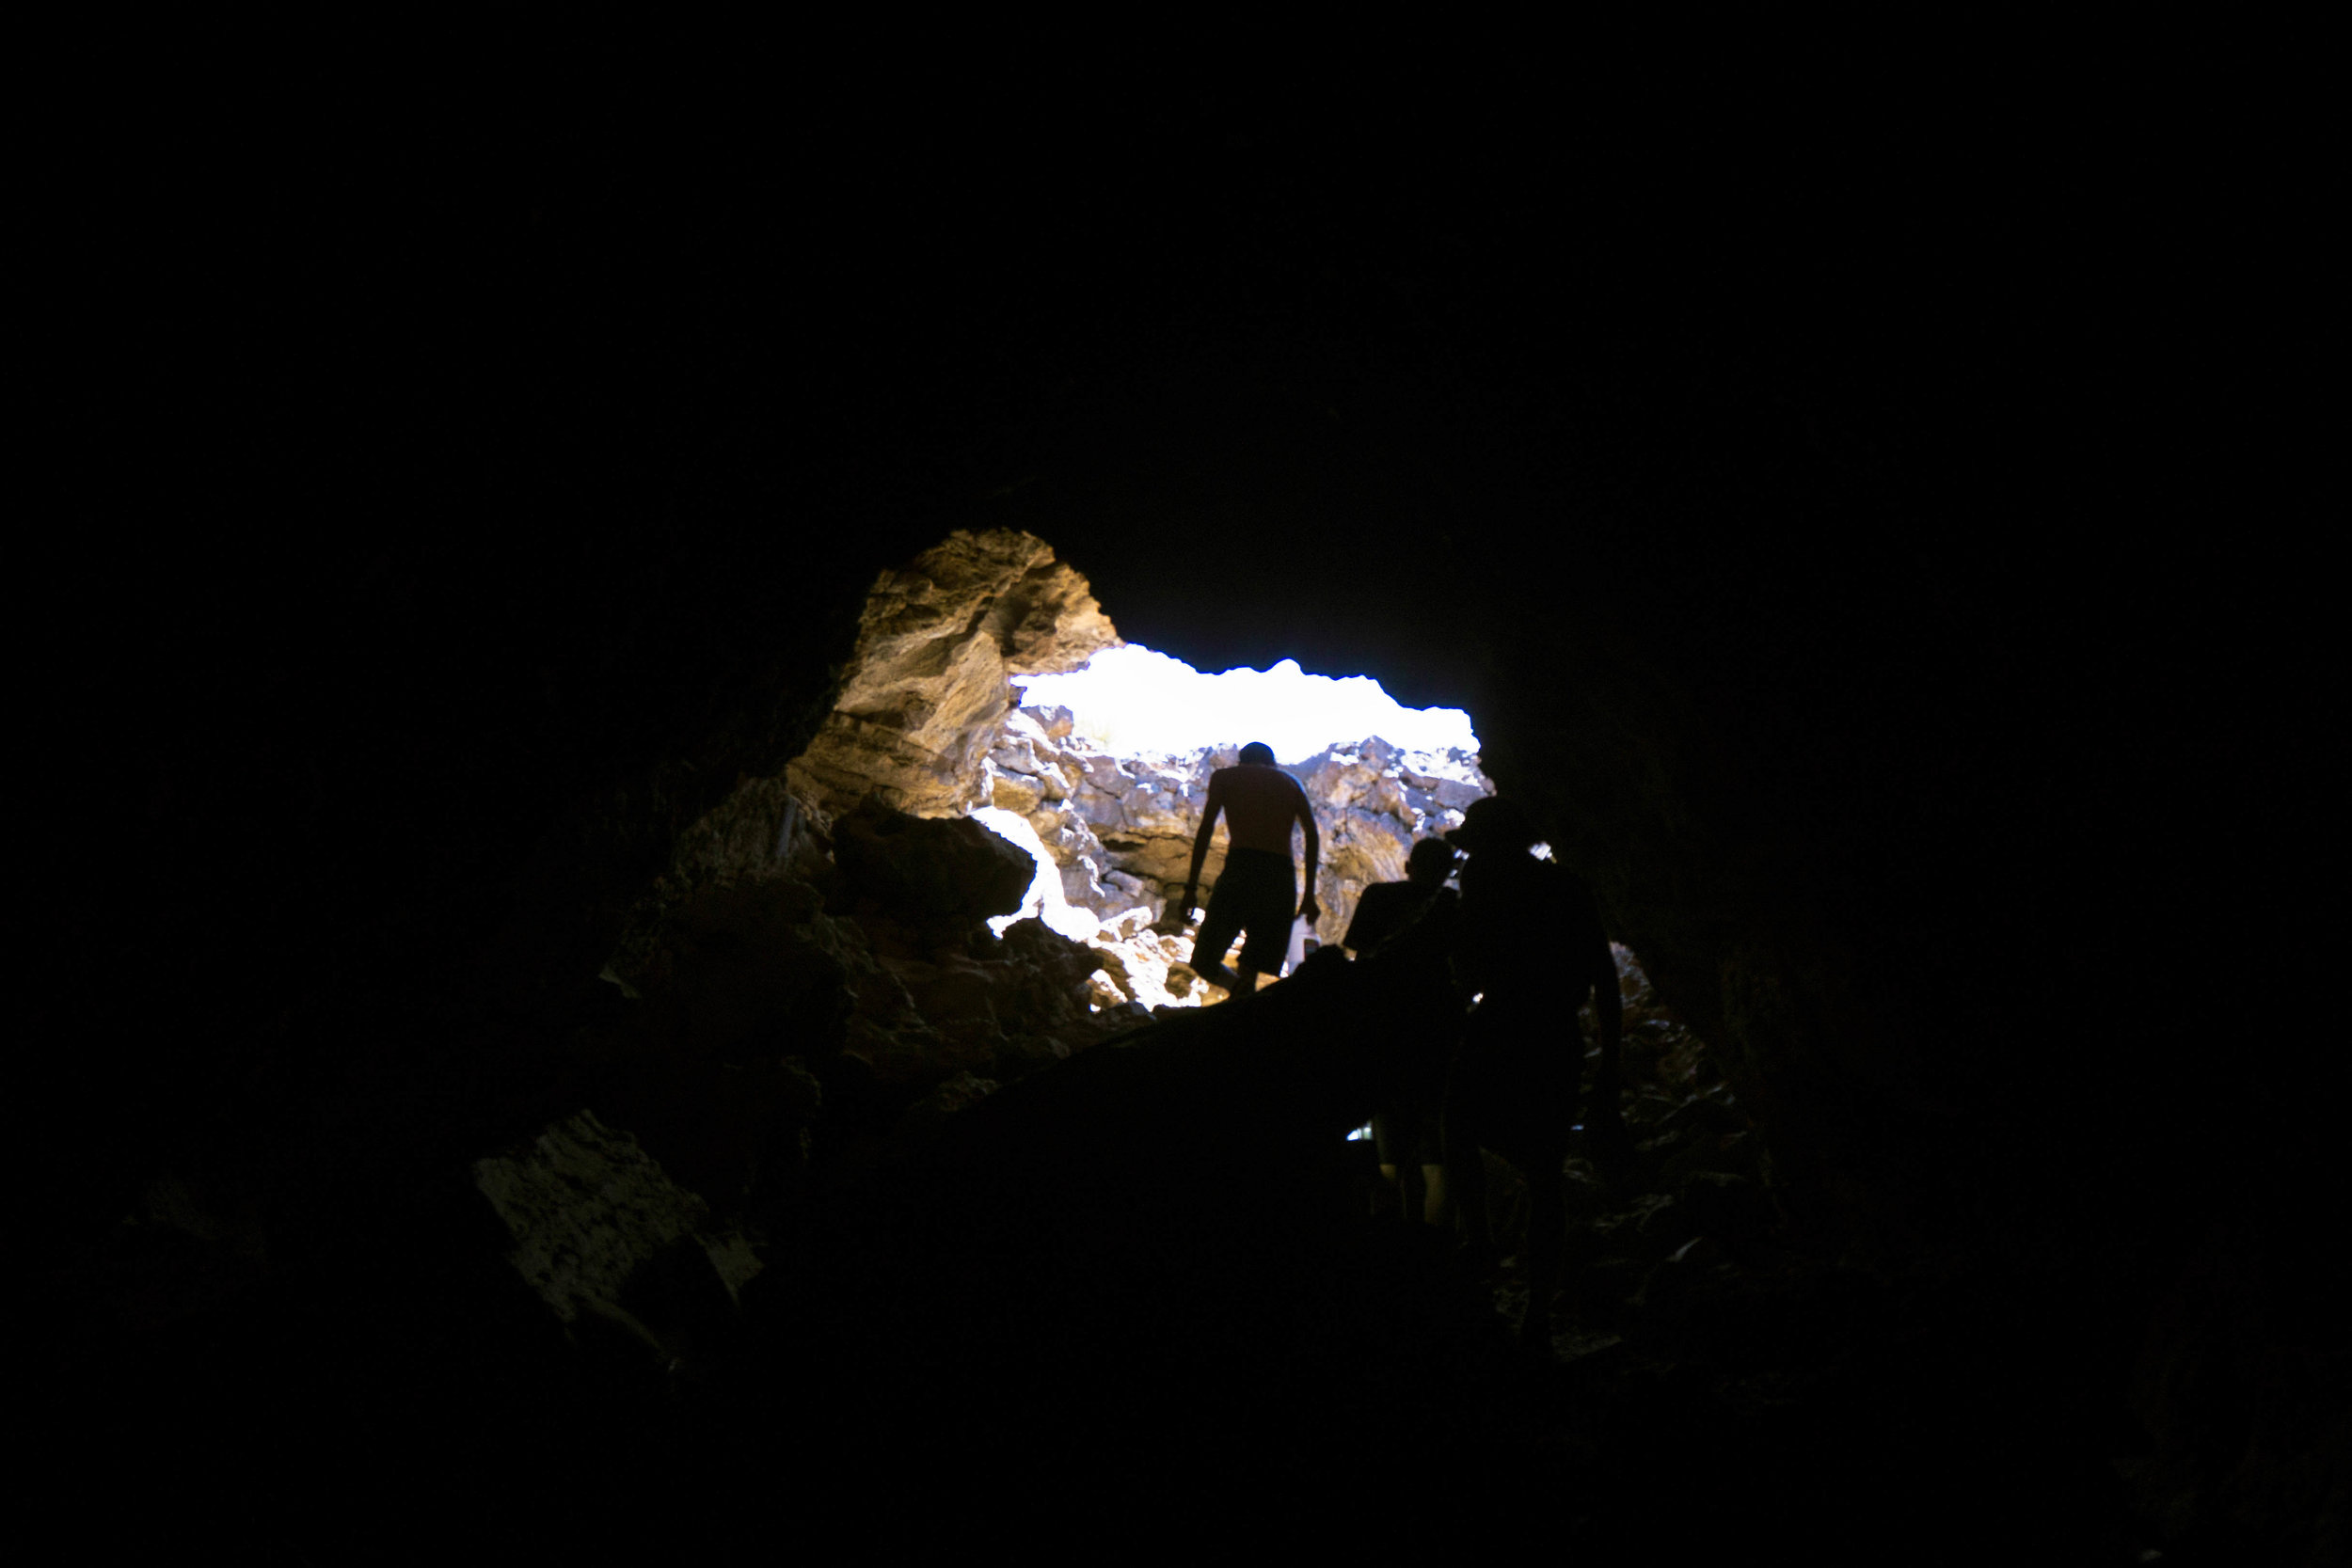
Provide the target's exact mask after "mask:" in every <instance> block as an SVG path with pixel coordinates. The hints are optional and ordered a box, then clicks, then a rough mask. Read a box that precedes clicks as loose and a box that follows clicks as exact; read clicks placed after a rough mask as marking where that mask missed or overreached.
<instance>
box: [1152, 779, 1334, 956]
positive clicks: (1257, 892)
mask: <svg viewBox="0 0 2352 1568" xmlns="http://www.w3.org/2000/svg"><path fill="white" fill-rule="evenodd" d="M1219 813H1222V814H1223V815H1224V816H1225V820H1226V825H1227V826H1226V840H1227V841H1226V847H1225V869H1224V871H1223V872H1222V873H1221V874H1220V875H1219V876H1218V877H1217V879H1216V887H1215V888H1213V889H1211V890H1210V893H1209V910H1208V913H1207V915H1206V916H1205V917H1204V918H1203V919H1202V920H1201V922H1200V936H1199V937H1197V938H1196V939H1194V942H1193V944H1192V967H1193V969H1194V970H1195V971H1196V972H1197V973H1198V974H1200V977H1201V978H1202V979H1204V980H1206V981H1208V982H1209V984H1211V985H1213V986H1222V987H1223V988H1224V989H1225V990H1229V991H1236V992H1239V993H1240V994H1242V995H1244V996H1247V995H1248V994H1249V993H1250V992H1251V991H1253V990H1257V989H1258V976H1259V975H1260V974H1264V973H1265V972H1266V971H1268V970H1272V971H1273V972H1275V973H1276V974H1280V973H1281V968H1282V957H1283V955H1284V954H1285V953H1286V952H1287V951H1288V950H1289V947H1290V938H1291V918H1292V915H1293V912H1294V911H1295V912H1296V913H1297V914H1300V915H1303V916H1305V917H1306V919H1307V923H1308V924H1309V925H1312V924H1313V923H1314V922H1315V921H1316V920H1317V919H1318V918H1320V917H1321V915H1322V913H1323V907H1322V906H1321V905H1319V904H1317V903H1316V902H1315V868H1316V865H1317V863H1318V862H1319V860H1320V857H1321V855H1322V852H1323V841H1322V839H1321V838H1320V837H1319V836H1317V834H1316V832H1315V814H1314V808H1313V807H1312V806H1311V805H1309V804H1308V803H1307V792H1306V791H1305V790H1304V789H1301V788H1300V787H1299V786H1298V781H1297V780H1296V779H1294V778H1292V777H1291V776H1290V775H1289V774H1288V773H1285V772H1283V771H1282V770H1281V769H1280V768H1277V767H1275V766H1274V748H1273V747H1271V746H1268V745H1266V744H1265V743H1264V742H1263V741H1261V740H1253V741H1251V742H1250V743H1249V744H1248V745H1247V746H1244V747H1243V748H1242V749H1241V762H1240V765H1239V766H1237V767H1233V768H1218V769H1217V770H1216V772H1214V773H1212V774H1210V775H1209V801H1208V806H1207V808H1206V809H1205V810H1204V811H1202V812H1201V814H1200V833H1199V834H1198V835H1196V836H1195V837H1194V839H1193V841H1192V872H1191V875H1189V876H1187V877H1186V878H1185V879H1184V903H1183V905H1182V906H1181V912H1180V914H1179V916H1178V918H1179V919H1190V918H1191V916H1192V907H1193V900H1194V899H1195V898H1196V897H1198V896H1199V895H1200V867H1201V865H1202V864H1203V863H1205V862H1206V861H1207V860H1208V858H1209V839H1210V836H1211V835H1212V834H1213V833H1214V832H1216V819H1217V816H1218V814H1219ZM1294 822H1295V823H1296V824H1297V825H1298V826H1299V827H1301V828H1304V829H1305V830H1306V832H1307V895H1306V896H1305V897H1304V898H1299V897H1298V884H1297V883H1296V882H1295V881H1294V880H1292V875H1291V824H1293V823H1294ZM1294 900H1295V903H1294ZM1236 932H1247V933H1248V942H1246V943H1245V944H1244V945H1243V947H1242V950H1241V964H1240V967H1239V968H1238V969H1237V970H1236V969H1228V968H1227V967H1226V966H1225V950H1226V949H1227V948H1228V947H1230V946H1232V942H1233V937H1234V934H1235V933H1236Z"/></svg>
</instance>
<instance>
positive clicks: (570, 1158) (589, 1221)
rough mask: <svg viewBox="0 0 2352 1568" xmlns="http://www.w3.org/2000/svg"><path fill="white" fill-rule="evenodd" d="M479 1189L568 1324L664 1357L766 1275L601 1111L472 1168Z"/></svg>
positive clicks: (519, 1260)
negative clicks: (596, 1326) (618, 1336)
mask: <svg viewBox="0 0 2352 1568" xmlns="http://www.w3.org/2000/svg"><path fill="white" fill-rule="evenodd" d="M474 1184H475V1185H476V1186H477V1187H479V1188H480V1189H481V1191H482V1195H483V1196H485V1197H486V1198H488V1199H489V1201H490V1205H491V1207H492V1208H494V1209H496V1210H497V1211H498V1215H499V1218H500V1219H501V1221H503V1222H504V1223H505V1226H506V1228H507V1229H508V1230H509V1231H510V1232H511V1233H512V1234H513V1236H514V1238H515V1245H514V1249H513V1251H512V1252H511V1253H509V1254H508V1257H509V1260H510V1261H512V1262H513V1264H514V1265H515V1270H516V1273H517V1274H519V1275H522V1277H523V1279H524V1280H525V1281H526V1282H527V1283H528V1284H529V1285H530V1286H531V1288H532V1290H533V1291H536V1292H537V1293H538V1295H539V1297H540V1299H541V1300H543V1301H545V1302H546V1303H547V1304H548V1307H550V1308H552V1309H553V1310H554V1312H555V1315H556V1316H557V1317H558V1318H559V1319H561V1320H562V1321H563V1322H564V1323H575V1322H577V1321H578V1320H579V1319H580V1317H581V1316H582V1315H583V1314H584V1315H586V1316H588V1317H591V1318H596V1319H601V1320H603V1321H605V1322H607V1323H613V1324H615V1325H616V1326H619V1327H621V1328H623V1329H625V1330H626V1331H627V1332H628V1333H629V1334H631V1335H634V1336H636V1337H637V1338H640V1339H641V1340H643V1341H644V1343H645V1344H646V1345H647V1346H649V1347H651V1348H653V1349H655V1350H657V1351H665V1350H666V1349H667V1348H668V1346H669V1345H670V1344H671V1343H673V1342H675V1337H676V1335H677V1334H678V1333H679V1332H680V1331H681V1330H683V1329H685V1328H686V1327H688V1326H691V1320H692V1319H694V1318H696V1317H701V1318H704V1319H707V1318H709V1317H711V1316H714V1315H716V1313H717V1312H718V1311H719V1310H720V1309H723V1308H732V1307H735V1306H736V1304H737V1301H738V1294H737V1292H739V1291H740V1290H741V1289H742V1288H743V1286H744V1285H746V1284H747V1283H749V1282H750V1280H751V1278H752V1276H753V1275H756V1274H757V1273H758V1272H759V1260H758V1259H756V1258H755V1257H754V1256H753V1255H752V1251H751V1248H750V1246H749V1245H748V1244H746V1243H745V1242H744V1240H743V1238H742V1237H741V1236H739V1235H733V1234H719V1235H712V1234H707V1230H708V1227H709V1224H710V1206H709V1205H708V1204H707V1203H705V1202H704V1201H703V1200H702V1198H700V1197H699V1196H696V1195H695V1194H693V1193H691V1192H688V1191H687V1190H685V1189H684V1188H682V1187H680V1186H678V1185H677V1183H675V1181H672V1180H670V1179H669V1178H668V1177H667V1176H666V1175H664V1174H663V1172H662V1169H661V1167H660V1165H659V1164H655V1163H654V1162H653V1161H652V1160H650V1159H648V1158H647V1157H646V1156H645V1153H644V1150H643V1149H641V1148H638V1147H637V1142H636V1140H635V1139H633V1138H631V1137H630V1136H629V1135H628V1133H626V1132H613V1131H612V1130H611V1129H609V1128H607V1127H606V1126H605V1125H604V1124H603V1123H601V1122H599V1121H598V1120H597V1119H596V1116H595V1114H594V1113H593V1112H589V1111H582V1112H580V1114H579V1115H577V1116H574V1117H570V1118H569V1119H567V1120H565V1121H564V1122H562V1123H559V1124H558V1125H556V1126H553V1127H549V1128H548V1129H547V1131H545V1132H541V1133H540V1134H539V1136H538V1137H537V1138H535V1139H533V1140H532V1143H531V1145H530V1146H529V1147H528V1148H524V1149H522V1150H520V1151H518V1152H516V1153H513V1154H498V1155H492V1156H489V1157H488V1158H486V1159H483V1160H479V1161H477V1162H475V1164H474ZM649 1320H650V1321H649Z"/></svg>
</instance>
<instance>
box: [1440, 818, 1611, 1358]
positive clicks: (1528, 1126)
mask: <svg viewBox="0 0 2352 1568" xmlns="http://www.w3.org/2000/svg"><path fill="white" fill-rule="evenodd" d="M1446 837H1447V839H1448V841H1449V842H1451V843H1452V844H1454V846H1455V847H1457V848H1460V849H1463V850H1466V851H1468V853H1469V855H1470V859H1469V861H1468V862H1467V863H1465V864H1464V865H1463V867H1462V872H1461V877H1460V881H1461V885H1462V905H1461V917H1460V920H1459V922H1458V925H1457V929H1456V936H1455V941H1454V965H1455V973H1456V974H1457V975H1458V976H1459V978H1460V980H1461V983H1462V985H1463V987H1464V989H1465V990H1468V991H1469V992H1470V993H1471V994H1472V995H1475V996H1477V997H1478V1002H1477V1006H1475V1008H1474V1009H1473V1010H1472V1011H1471V1013H1470V1019H1469V1022H1468V1023H1467V1024H1466V1025H1465V1026H1464V1029H1463V1037H1462V1044H1461V1048H1460V1050H1459V1051H1458V1052H1457V1053H1456V1054H1455V1056H1454V1071H1453V1073H1452V1075H1451V1076H1450V1077H1449V1079H1448V1081H1447V1085H1446V1093H1445V1107H1444V1112H1443V1115H1442V1118H1441V1120H1442V1128H1443V1136H1444V1145H1445V1170H1446V1180H1447V1183H1448V1185H1449V1187H1450V1188H1451V1190H1452V1192H1453V1194H1454V1203H1455V1207H1456V1210H1457V1212H1459V1214H1460V1216H1461V1223H1462V1227H1463V1229H1464V1232H1465V1239H1466V1241H1467V1243H1468V1244H1469V1246H1470V1249H1471V1251H1472V1254H1473V1256H1478V1257H1482V1258H1483V1257H1490V1256H1491V1255H1492V1253H1493V1251H1494V1235H1493V1229H1492V1222H1491V1220H1490V1219H1489V1217H1488V1214H1487V1212H1486V1166H1485V1164H1484V1160H1483V1156H1482V1154H1481V1150H1482V1149H1484V1150H1490V1151H1492V1152H1493V1153H1495V1154H1497V1155H1499V1156H1501V1157H1502V1159H1504V1160H1506V1161H1508V1162H1510V1164H1512V1165H1514V1166H1516V1167H1517V1168H1518V1171H1519V1173H1520V1174H1521V1175H1522V1176H1523V1177H1525V1178H1526V1180H1527V1190H1528V1219H1527V1248H1526V1263H1527V1276H1528V1306H1527V1316H1526V1318H1525V1319H1524V1320H1523V1321H1522V1322H1521V1323H1520V1325H1519V1340H1520V1343H1521V1344H1522V1345H1525V1346H1527V1347H1529V1348H1531V1349H1544V1350H1547V1351H1548V1350H1549V1345H1550V1320H1551V1299H1552V1293H1553V1291H1555V1290H1556V1289H1557V1288H1558V1285H1559V1283H1560V1278H1559V1276H1560V1262H1561V1254H1562V1251H1563V1248H1564V1245H1565V1238H1566V1227H1567V1206H1566V1200H1565V1194H1564V1192H1563V1190H1562V1181H1563V1169H1562V1167H1563V1166H1564V1164H1565V1162H1566V1159H1567V1154H1568V1139H1569V1134H1570V1132H1571V1131H1572V1129H1573V1126H1574V1124H1575V1121H1576V1113H1577V1100H1578V1090H1579V1087H1580V1080H1581V1077H1582V1075H1583V1066H1584V1047H1583V1041H1582V1040H1581V1037H1579V1032H1578V1029H1577V1009H1578V1008H1579V1007H1581V1006H1582V1005H1583V1003H1584V1000H1585V998H1586V996H1587V995H1588V994H1589V995H1590V996H1591V998H1592V1002H1593V1018H1594V1025H1595V1033H1596V1034H1597V1037H1598V1038H1597V1042H1596V1043H1597V1045H1598V1046H1599V1048H1600V1051H1599V1063H1598V1068H1597V1071H1596V1072H1595V1074H1594V1085H1593V1101H1592V1104H1591V1106H1590V1107H1589V1109H1588V1117H1589V1118H1597V1119H1598V1120H1599V1121H1602V1122H1606V1123H1609V1124H1611V1125H1617V1124H1618V1121H1619V1117H1618V1110H1617V1099H1618V1093H1619V1066H1618V1037H1619V1033H1620V1030H1621V1027H1622V1021H1621V1017H1620V1012H1619V998H1618V992H1617V966H1616V960H1615V959H1614V958H1613V957H1612V955H1611V953H1610V951H1609V938H1608V936H1607V935H1606V934H1605V933H1604V932H1603V930H1602V929H1601V924H1600V910H1599V907H1598V906H1597V904H1596V903H1595V902H1594V900H1593V894H1592V890H1591V889H1590V888H1589V887H1587V886H1586V885H1585V884H1584V881H1583V879H1581V878H1580V877H1578V876H1576V875H1575V874H1574V873H1572V872H1570V871H1568V870H1567V869H1566V868H1565V866H1562V865H1560V864H1558V863H1555V862H1552V861H1549V860H1538V859H1537V858H1536V857H1535V856H1534V854H1533V853H1532V851H1533V849H1534V846H1535V844H1536V841H1537V839H1538V837H1539V832H1538V830H1537V828H1536V826H1535V823H1534V818H1533V816H1530V815H1529V813H1528V812H1527V811H1526V809H1525V808H1524V807H1522V806H1520V805H1519V804H1518V802H1517V801H1516V800H1504V799H1502V798H1501V797H1497V796H1488V797H1487V798H1486V799H1484V800H1474V801H1472V802H1471V803H1470V809H1469V810H1468V811H1467V812H1465V813H1464V814H1463V819H1462V825H1461V826H1460V827H1459V828H1456V829H1455V830H1454V832H1451V833H1448V834H1447V835H1446Z"/></svg>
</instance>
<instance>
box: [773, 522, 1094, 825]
mask: <svg viewBox="0 0 2352 1568" xmlns="http://www.w3.org/2000/svg"><path fill="white" fill-rule="evenodd" d="M1117 641H1118V633H1117V632H1116V631H1115V630H1114V629H1113V628H1112V626H1111V623H1110V620H1109V618H1108V617H1107V616H1105V615H1104V613H1103V611H1102V608H1101V607H1100V606H1099V605H1097V604H1096V603H1095V601H1094V595H1093V594H1092V593H1091V592H1090V591H1089V589H1088V587H1087V582H1086V579H1085V578H1082V577H1080V576H1079V575H1078V574H1077V573H1076V572H1075V571H1073V569H1072V568H1071V567H1070V566H1068V565H1067V564H1065V563H1063V562H1059V561H1057V560H1055V559H1054V552H1053V547H1052V546H1049V545H1047V544H1046V543H1045V542H1044V541H1043V540H1041V539H1038V538H1036V537H1034V536H1032V535H1030V534H1026V533H1016V532H1013V531H1009V530H1004V529H991V530H987V531H982V532H978V533H973V532H967V531H963V530H958V531H956V532H954V533H952V534H950V535H948V537H947V539H946V541H945V542H944V543H942V544H940V545H939V546H935V547H934V548H931V549H929V550H926V551H924V552H923V554H921V555H920V556H917V557H916V558H915V559H914V562H911V563H910V564H909V565H907V566H905V567H903V568H901V569H899V570H898V571H891V572H884V573H883V574H882V576H881V577H880V578H877V579H876V580H875V583H874V587H873V590H872V592H871V593H869V594H867V595H866V607H865V610H864V611H863V612H862V614H861V615H860V617H859V622H858V636H857V644H856V648H855V650H854V652H853V653H852V654H851V656H850V660H849V663H848V666H847V668H846V670H845V672H844V674H843V679H842V686H841V693H840V696H839V697H838V699H836V701H835V702H834V710H833V712H832V713H831V714H829V715H828V716H827V717H826V720H825V722H824V724H823V726H822V727H821V728H820V729H819V730H818V734H817V736H816V738H815V739H813V740H812V741H811V742H810V743H809V747H808V750H807V751H806V752H803V753H802V755H801V756H800V757H798V758H796V759H795V760H794V761H793V763H792V764H791V767H790V768H789V769H788V770H787V774H786V777H787V779H788V781H789V782H790V784H791V785H792V787H793V789H794V791H795V792H796V793H798V794H800V795H801V796H803V798H804V799H806V800H809V801H810V802H811V803H813V804H815V805H818V806H819V807H821V808H823V809H824V810H826V811H828V812H832V813H834V814H839V813H841V812H844V811H847V810H849V809H850V807H852V806H854V805H855V804H856V803H857V802H858V801H859V800H863V799H865V798H866V795H867V794H869V793H873V792H877V791H878V792H880V794H881V795H882V799H883V800H884V801H885V802H887V803H888V804H890V805H893V806H896V807H898V809H899V810H901V811H904V812H908V813H910V814H912V815H914V816H960V815H961V814H962V813H963V812H964V811H966V810H968V809H970V808H971V807H973V806H975V805H985V804H987V803H988V795H987V793H986V790H987V785H986V784H985V783H984V782H983V780H982V778H981V774H980V767H979V763H980V758H981V757H982V755H984V754H985V753H986V752H987V751H988V750H989V748H990V747H991V746H992V745H993V743H994V742H995V739H996V735H997V726H998V723H999V722H1000V721H1001V720H1002V719H1003V717H1004V714H1005V712H1006V711H1007V710H1008V709H1009V708H1010V707H1011V706H1012V704H1013V701H1014V693H1013V689H1012V685H1011V680H1010V677H1012V676H1014V675H1024V674H1045V673H1054V672H1058V671H1064V670H1074V669H1076V668H1077V667H1078V666H1080V665H1082V664H1084V663H1085V662H1086V661H1087V659H1088V658H1089V657H1092V656H1093V655H1094V654H1095V653H1096V652H1097V651H1098V650H1100V649H1103V648H1107V647H1111V646H1113V645H1115V644H1116V643H1117Z"/></svg>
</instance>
